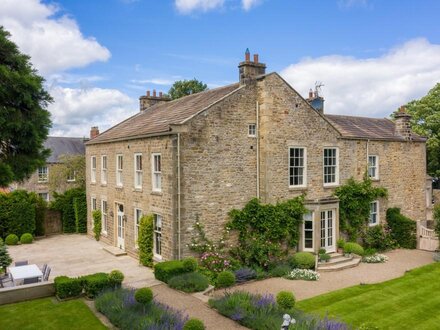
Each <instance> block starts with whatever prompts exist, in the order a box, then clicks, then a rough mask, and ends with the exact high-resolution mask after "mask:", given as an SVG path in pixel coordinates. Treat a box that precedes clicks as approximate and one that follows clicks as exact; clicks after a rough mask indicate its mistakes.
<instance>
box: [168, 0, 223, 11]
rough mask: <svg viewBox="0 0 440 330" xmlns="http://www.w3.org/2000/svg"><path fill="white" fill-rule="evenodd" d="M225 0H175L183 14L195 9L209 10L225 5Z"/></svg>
mask: <svg viewBox="0 0 440 330" xmlns="http://www.w3.org/2000/svg"><path fill="white" fill-rule="evenodd" d="M224 2H225V0H175V6H176V8H177V10H178V11H179V12H180V13H182V14H189V13H191V12H193V11H203V12H206V11H209V10H213V9H218V8H221V7H223V4H224Z"/></svg>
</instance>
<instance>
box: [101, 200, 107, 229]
mask: <svg viewBox="0 0 440 330" xmlns="http://www.w3.org/2000/svg"><path fill="white" fill-rule="evenodd" d="M104 203H105V204H106V207H104ZM107 210H108V203H107V199H106V198H102V199H101V233H102V234H104V235H107V227H108V213H107Z"/></svg>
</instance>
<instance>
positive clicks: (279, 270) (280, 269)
mask: <svg viewBox="0 0 440 330" xmlns="http://www.w3.org/2000/svg"><path fill="white" fill-rule="evenodd" d="M290 270H291V268H290V266H289V265H285V264H281V265H277V266H275V267H274V268H272V269H271V270H269V274H270V276H272V277H283V276H285V275H287V273H288V272H289V271H290Z"/></svg>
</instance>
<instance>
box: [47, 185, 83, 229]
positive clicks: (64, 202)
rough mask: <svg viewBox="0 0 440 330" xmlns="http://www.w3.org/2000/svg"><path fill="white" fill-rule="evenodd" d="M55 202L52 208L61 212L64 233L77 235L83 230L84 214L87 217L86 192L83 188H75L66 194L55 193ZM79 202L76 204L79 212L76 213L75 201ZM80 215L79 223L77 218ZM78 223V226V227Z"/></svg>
mask: <svg viewBox="0 0 440 330" xmlns="http://www.w3.org/2000/svg"><path fill="white" fill-rule="evenodd" d="M54 197H55V200H54V201H53V203H52V208H54V209H55V210H58V211H61V219H62V222H63V232H64V233H75V232H77V230H78V229H79V228H81V230H83V228H82V226H83V223H82V222H83V221H84V218H83V216H84V212H85V215H87V204H85V203H84V202H81V201H84V198H85V191H84V189H81V188H73V189H69V190H66V192H64V194H57V193H54ZM75 199H77V200H79V201H78V202H77V204H76V208H77V211H76V212H75V206H74V200H75ZM76 215H78V221H77V218H76ZM77 223H78V226H79V228H78V226H77Z"/></svg>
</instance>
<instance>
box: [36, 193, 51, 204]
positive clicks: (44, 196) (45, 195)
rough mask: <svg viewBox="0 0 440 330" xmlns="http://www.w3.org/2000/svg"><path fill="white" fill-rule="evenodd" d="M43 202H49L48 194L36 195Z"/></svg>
mask: <svg viewBox="0 0 440 330" xmlns="http://www.w3.org/2000/svg"><path fill="white" fill-rule="evenodd" d="M38 195H39V196H40V197H41V198H42V199H43V200H45V201H46V202H48V201H49V193H47V192H45V193H39V194H38Z"/></svg>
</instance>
